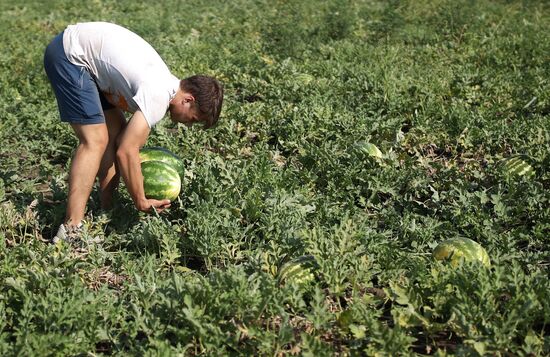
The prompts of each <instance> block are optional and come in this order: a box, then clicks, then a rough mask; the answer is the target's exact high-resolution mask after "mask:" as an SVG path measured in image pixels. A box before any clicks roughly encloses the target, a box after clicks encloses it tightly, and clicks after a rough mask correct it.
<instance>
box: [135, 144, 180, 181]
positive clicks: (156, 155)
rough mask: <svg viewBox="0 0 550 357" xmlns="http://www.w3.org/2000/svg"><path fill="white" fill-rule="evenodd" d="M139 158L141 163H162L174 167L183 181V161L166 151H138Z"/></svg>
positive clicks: (149, 149) (157, 149)
mask: <svg viewBox="0 0 550 357" xmlns="http://www.w3.org/2000/svg"><path fill="white" fill-rule="evenodd" d="M139 158H140V161H141V162H142V163H143V162H148V161H162V162H165V163H167V164H170V165H172V166H174V168H175V169H176V171H177V172H178V174H179V175H180V178H181V179H183V175H184V173H185V168H184V166H183V161H182V160H181V159H180V158H179V157H178V156H177V155H176V154H174V153H173V152H171V151H170V150H168V149H165V148H161V147H146V148H143V149H141V150H140V151H139Z"/></svg>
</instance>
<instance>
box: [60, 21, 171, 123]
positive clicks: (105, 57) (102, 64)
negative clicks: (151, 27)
mask: <svg viewBox="0 0 550 357" xmlns="http://www.w3.org/2000/svg"><path fill="white" fill-rule="evenodd" d="M63 48H64V49H65V54H66V55H67V58H68V59H69V61H70V62H71V63H73V64H75V65H77V66H84V67H85V68H87V69H88V71H89V72H90V73H91V75H92V77H93V78H94V79H95V80H96V83H97V85H98V87H99V89H100V90H101V91H102V92H103V94H104V95H105V97H106V98H107V100H108V101H109V102H110V103H112V104H113V105H115V106H116V107H118V108H120V109H122V110H124V111H127V112H131V113H133V112H135V111H136V110H138V109H139V110H141V112H142V113H143V115H144V116H145V120H147V123H148V124H149V127H152V126H153V125H155V124H156V123H158V122H159V121H160V120H161V119H162V118H163V117H164V115H165V114H166V111H167V109H168V105H169V103H170V100H171V99H172V98H173V97H174V95H175V94H176V91H177V90H178V88H179V82H180V81H179V79H178V78H176V77H175V76H174V75H172V74H171V73H170V70H169V69H168V67H167V66H166V63H164V61H163V60H162V58H160V56H159V54H158V53H157V51H155V49H154V48H153V47H151V45H149V44H148V43H147V42H146V41H145V40H144V39H142V38H141V37H139V36H138V35H136V34H135V33H133V32H131V31H130V30H127V29H125V28H124V27H121V26H118V25H115V24H111V23H107V22H86V23H78V24H76V25H69V26H68V27H67V28H66V29H65V32H64V34H63Z"/></svg>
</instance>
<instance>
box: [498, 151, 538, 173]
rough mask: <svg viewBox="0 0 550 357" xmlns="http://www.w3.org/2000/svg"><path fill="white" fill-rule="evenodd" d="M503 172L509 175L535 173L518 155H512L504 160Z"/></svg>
mask: <svg viewBox="0 0 550 357" xmlns="http://www.w3.org/2000/svg"><path fill="white" fill-rule="evenodd" d="M503 168H504V172H505V173H506V174H507V175H509V176H512V177H514V176H525V177H531V176H534V175H535V170H534V169H533V167H532V166H531V165H529V164H528V163H527V162H525V161H524V160H523V159H522V158H521V157H520V156H513V157H511V158H508V159H506V160H504V164H503Z"/></svg>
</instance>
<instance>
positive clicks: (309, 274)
mask: <svg viewBox="0 0 550 357" xmlns="http://www.w3.org/2000/svg"><path fill="white" fill-rule="evenodd" d="M316 264H317V262H316V261H315V258H314V257H313V256H312V255H303V256H301V257H298V258H295V259H293V260H291V261H289V262H287V263H285V264H283V266H282V267H281V268H280V269H279V271H278V274H277V279H278V281H279V283H294V284H298V285H300V286H302V285H307V284H309V283H311V282H313V281H314V280H315V275H314V271H315V268H316Z"/></svg>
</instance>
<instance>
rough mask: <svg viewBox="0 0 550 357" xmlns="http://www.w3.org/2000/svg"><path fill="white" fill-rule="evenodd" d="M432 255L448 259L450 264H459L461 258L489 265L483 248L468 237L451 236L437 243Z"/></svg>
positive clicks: (489, 262) (440, 258) (439, 258)
mask: <svg viewBox="0 0 550 357" xmlns="http://www.w3.org/2000/svg"><path fill="white" fill-rule="evenodd" d="M433 257H434V258H435V259H437V260H448V261H450V263H451V265H452V266H457V265H459V264H460V261H461V260H464V261H467V262H480V263H481V264H483V265H485V266H487V267H488V266H490V265H491V260H490V259H489V255H488V254H487V251H486V250H485V248H483V247H482V246H481V245H480V244H479V243H477V242H474V241H473V240H471V239H468V238H451V239H447V240H445V241H443V242H441V243H439V244H438V245H437V247H435V249H434V251H433Z"/></svg>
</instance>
